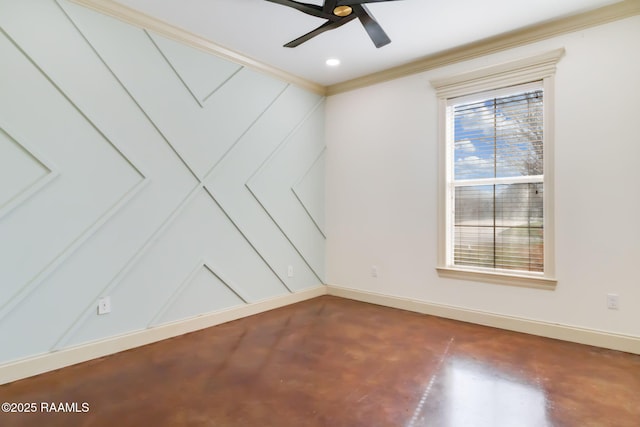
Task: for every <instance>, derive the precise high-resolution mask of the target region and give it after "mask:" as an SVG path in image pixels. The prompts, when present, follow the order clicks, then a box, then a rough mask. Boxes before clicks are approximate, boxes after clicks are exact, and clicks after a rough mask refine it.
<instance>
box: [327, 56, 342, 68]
mask: <svg viewBox="0 0 640 427" xmlns="http://www.w3.org/2000/svg"><path fill="white" fill-rule="evenodd" d="M325 64H327V65H328V66H329V67H337V66H338V65H340V60H339V59H338V58H329V59H327V61H326V62H325Z"/></svg>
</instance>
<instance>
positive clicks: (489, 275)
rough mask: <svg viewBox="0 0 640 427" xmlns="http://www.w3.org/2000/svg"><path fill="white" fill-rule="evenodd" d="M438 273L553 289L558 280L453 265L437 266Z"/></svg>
mask: <svg viewBox="0 0 640 427" xmlns="http://www.w3.org/2000/svg"><path fill="white" fill-rule="evenodd" d="M436 270H437V271H438V275H439V276H440V277H445V278H449V279H461V280H469V281H474V282H487V283H495V284H498V285H509V286H520V287H526V288H535V289H545V290H549V291H552V290H554V289H555V288H556V284H557V283H558V281H557V280H556V279H551V278H548V277H541V276H526V275H521V274H505V273H494V272H484V271H472V270H465V269H461V268H453V267H436Z"/></svg>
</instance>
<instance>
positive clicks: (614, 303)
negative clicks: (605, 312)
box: [607, 294, 620, 310]
mask: <svg viewBox="0 0 640 427" xmlns="http://www.w3.org/2000/svg"><path fill="white" fill-rule="evenodd" d="M607 308H608V309H609V310H619V309H620V300H619V296H618V294H607Z"/></svg>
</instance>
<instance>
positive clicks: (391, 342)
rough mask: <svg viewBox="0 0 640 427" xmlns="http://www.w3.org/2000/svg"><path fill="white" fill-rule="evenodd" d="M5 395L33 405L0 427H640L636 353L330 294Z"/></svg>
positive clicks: (3, 391) (12, 388) (4, 390)
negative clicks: (67, 408) (70, 409)
mask: <svg viewBox="0 0 640 427" xmlns="http://www.w3.org/2000/svg"><path fill="white" fill-rule="evenodd" d="M0 402H21V403H31V402H33V403H36V404H37V406H38V411H37V412H35V413H26V414H25V413H23V414H13V413H0V425H1V426H118V427H126V426H243V427H244V426H279V427H282V426H296V427H297V426H332V427H333V426H336V427H337V426H349V427H352V426H366V427H372V426H436V427H440V426H442V427H445V426H451V427H454V426H455V427H481V426H490V427H502V426H504V427H539V426H580V427H588V426H594V427H595V426H598V427H600V426H612V427H624V426H629V427H638V426H640V356H637V355H632V354H627V353H621V352H616V351H610V350H603V349H599V348H595V347H589V346H583V345H578V344H572V343H567V342H562V341H556V340H551V339H546V338H540V337H535V336H530V335H524V334H519V333H514V332H507V331H502V330H498V329H492V328H487V327H482V326H477V325H472V324H468V323H462V322H456V321H452V320H446V319H440V318H437V317H431V316H426V315H420V314H415V313H410V312H405V311H401V310H395V309H391V308H385V307H379V306H375V305H370V304H364V303H359V302H355V301H350V300H345V299H340V298H336V297H330V296H324V297H319V298H316V299H313V300H309V301H305V302H302V303H299V304H295V305H291V306H288V307H284V308H281V309H277V310H273V311H270V312H267V313H263V314H259V315H256V316H252V317H250V318H245V319H241V320H238V321H235V322H230V323H227V324H224V325H220V326H216V327H213V328H209V329H206V330H203V331H199V332H195V333H191V334H188V335H184V336H181V337H177V338H173V339H169V340H166V341H163V342H159V343H155V344H151V345H148V346H145V347H140V348H137V349H134V350H130V351H126V352H123V353H119V354H116V355H113V356H109V357H105V358H102V359H98V360H93V361H90V362H86V363H83V364H80V365H76V366H72V367H68V368H65V369H61V370H58V371H55V372H50V373H47V374H43V375H40V376H37V377H33V378H28V379H25V380H21V381H17V382H14V383H11V384H7V385H3V386H0ZM43 402H44V403H45V404H47V405H48V406H49V407H50V406H51V405H52V404H55V405H58V406H57V407H59V403H60V402H63V404H64V403H65V402H68V403H70V404H74V403H75V404H76V405H77V410H78V412H74V413H62V412H59V413H55V412H44V411H42V410H41V406H40V405H42V404H43ZM83 404H84V406H83ZM84 409H86V410H87V412H82V411H83V410H84Z"/></svg>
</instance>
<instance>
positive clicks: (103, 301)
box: [98, 297, 111, 314]
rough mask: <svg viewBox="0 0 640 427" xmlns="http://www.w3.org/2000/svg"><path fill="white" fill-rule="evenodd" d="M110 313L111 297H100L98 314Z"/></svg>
mask: <svg viewBox="0 0 640 427" xmlns="http://www.w3.org/2000/svg"><path fill="white" fill-rule="evenodd" d="M109 313H111V297H102V298H100V299H99V300H98V314H109Z"/></svg>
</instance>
